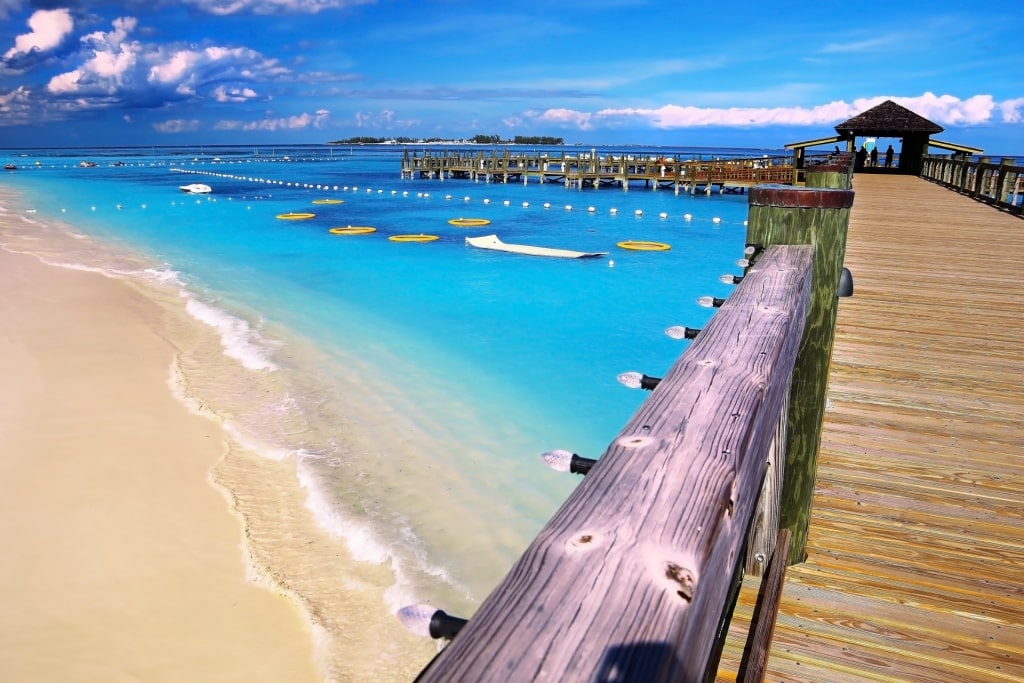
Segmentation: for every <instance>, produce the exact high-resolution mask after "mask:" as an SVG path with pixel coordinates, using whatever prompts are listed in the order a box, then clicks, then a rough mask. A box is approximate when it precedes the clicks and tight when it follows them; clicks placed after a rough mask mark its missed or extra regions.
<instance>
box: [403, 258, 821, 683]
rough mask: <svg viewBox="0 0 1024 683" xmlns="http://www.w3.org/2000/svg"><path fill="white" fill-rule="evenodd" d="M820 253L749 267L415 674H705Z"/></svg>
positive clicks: (680, 677) (428, 677) (458, 677)
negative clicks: (461, 622)
mask: <svg viewBox="0 0 1024 683" xmlns="http://www.w3.org/2000/svg"><path fill="white" fill-rule="evenodd" d="M813 252H814V249H813V247H810V246H774V247H769V248H767V249H766V250H765V252H764V253H763V255H762V256H761V258H760V259H759V260H758V261H757V262H756V263H755V264H754V265H753V266H751V268H750V269H749V270H748V272H747V273H746V274H745V276H744V278H743V280H742V281H741V282H740V284H739V286H738V287H737V288H736V290H735V291H734V292H733V294H732V295H731V296H730V297H729V298H728V299H727V300H726V302H725V303H724V304H723V305H722V306H721V308H720V309H719V310H718V312H717V313H716V314H715V316H714V317H713V318H712V319H711V320H710V321H709V323H708V324H707V325H706V326H705V328H704V329H703V331H702V332H701V333H700V334H699V335H698V336H697V338H696V339H695V340H694V341H693V343H692V344H691V346H690V347H689V348H688V349H687V350H686V351H685V352H684V353H683V354H682V356H681V357H680V358H679V359H678V360H677V361H676V363H675V364H674V365H673V366H672V368H671V369H670V370H669V372H668V373H667V374H666V375H665V376H664V378H662V380H661V382H660V383H659V384H658V386H657V388H655V389H654V391H653V392H652V393H651V395H650V396H649V397H648V398H647V400H646V401H644V403H643V404H642V405H641V406H640V408H639V409H638V410H637V411H636V413H635V414H634V415H633V417H632V418H631V419H630V420H629V422H628V423H627V424H626V426H625V427H624V428H623V429H622V431H621V432H620V433H619V435H618V436H617V437H616V438H615V439H614V440H613V441H612V443H611V444H610V445H609V447H608V449H607V450H606V451H605V453H604V455H603V456H602V457H601V459H600V460H599V461H598V462H597V464H596V465H594V467H593V468H592V469H591V471H590V473H589V474H588V475H587V476H586V478H585V479H584V480H583V481H582V482H581V483H580V485H579V486H578V487H577V488H576V490H575V491H574V492H573V493H572V494H571V495H570V496H569V498H568V499H567V500H566V501H565V503H564V504H563V505H562V507H561V508H560V509H559V510H558V511H557V512H556V513H555V515H554V517H552V519H551V520H550V521H549V522H548V524H547V525H546V526H545V527H544V528H543V529H542V530H541V532H540V534H539V535H538V536H537V538H536V539H535V540H534V542H533V543H532V544H531V545H530V546H529V548H528V549H527V550H526V552H525V553H524V554H523V556H522V557H521V558H520V559H519V560H518V561H517V562H516V563H515V565H514V566H513V567H512V569H511V570H510V572H509V574H508V576H507V577H506V578H505V579H504V580H503V581H502V583H501V584H500V585H499V586H498V587H497V588H496V589H495V590H494V591H493V592H492V593H491V595H490V596H489V597H488V598H487V599H486V600H484V602H483V604H481V606H480V608H479V610H478V611H477V613H476V614H475V615H474V616H473V617H472V618H471V619H470V621H469V623H468V624H467V625H466V626H465V628H463V629H462V631H461V632H460V633H459V635H458V636H457V637H456V638H455V639H454V640H453V641H452V643H451V644H450V645H449V646H448V647H447V648H446V649H445V650H444V651H442V652H441V653H440V654H439V655H438V656H437V657H436V658H435V660H434V661H433V662H432V663H431V664H430V666H428V668H427V669H426V670H425V671H424V672H423V673H422V674H421V677H420V680H422V681H446V682H447V681H473V682H474V683H476V682H478V681H502V682H505V681H528V680H529V681H533V680H557V681H566V680H578V681H582V680H590V681H605V680H637V681H641V680H642V681H657V680H664V681H684V682H687V681H694V682H696V681H702V680H704V678H705V676H706V674H707V672H708V671H709V670H712V671H713V669H714V667H716V666H717V661H713V659H714V653H715V652H717V651H718V650H717V648H716V647H715V645H716V641H717V639H718V638H719V637H720V633H719V627H720V624H721V623H722V620H723V615H727V614H728V612H729V611H730V610H731V602H730V600H731V592H732V589H733V587H734V585H735V579H736V577H737V572H738V571H739V570H738V567H740V566H741V563H742V560H743V554H744V547H745V544H746V537H747V533H748V529H749V526H750V522H751V519H752V518H753V516H754V513H755V509H756V507H757V505H758V498H759V496H760V493H761V488H762V482H763V480H764V478H765V472H766V469H767V456H768V452H769V449H770V445H771V443H772V441H773V438H774V437H775V434H776V428H777V425H778V424H779V422H780V418H781V419H785V416H784V411H783V406H784V405H785V397H786V395H787V393H788V391H789V386H790V380H791V375H792V372H793V367H794V363H795V359H796V356H797V350H798V348H799V346H800V343H801V339H802V336H803V331H804V325H805V319H806V315H807V310H808V305H809V300H810V296H811V268H812V266H811V263H812V258H813Z"/></svg>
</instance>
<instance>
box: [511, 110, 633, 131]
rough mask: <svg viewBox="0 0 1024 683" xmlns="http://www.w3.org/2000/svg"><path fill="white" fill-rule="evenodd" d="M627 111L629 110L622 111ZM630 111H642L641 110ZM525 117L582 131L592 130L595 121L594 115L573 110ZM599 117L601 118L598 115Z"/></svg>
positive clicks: (527, 113) (551, 111) (546, 112)
mask: <svg viewBox="0 0 1024 683" xmlns="http://www.w3.org/2000/svg"><path fill="white" fill-rule="evenodd" d="M620 111H627V110H620ZM630 111H636V112H639V111H642V110H640V109H637V110H630ZM525 116H526V117H527V118H530V119H535V120H539V121H544V122H547V123H555V124H559V125H562V126H574V127H576V128H578V129H580V130H591V129H592V128H593V127H594V125H593V120H594V116H595V115H594V114H591V113H588V112H582V111H574V110H572V109H548V110H547V111H543V112H533V111H530V112H526V114H525ZM597 116H601V113H598V114H597Z"/></svg>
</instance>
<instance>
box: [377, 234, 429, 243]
mask: <svg viewBox="0 0 1024 683" xmlns="http://www.w3.org/2000/svg"><path fill="white" fill-rule="evenodd" d="M388 239H389V240H391V241H392V242H433V241H434V240H436V239H438V236H437V235H392V236H391V237H389V238H388Z"/></svg>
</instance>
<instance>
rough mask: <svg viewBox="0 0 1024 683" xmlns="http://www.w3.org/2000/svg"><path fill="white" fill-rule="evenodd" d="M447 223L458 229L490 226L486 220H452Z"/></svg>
mask: <svg viewBox="0 0 1024 683" xmlns="http://www.w3.org/2000/svg"><path fill="white" fill-rule="evenodd" d="M448 223H449V224H451V225H455V226H458V227H460V228H479V227H481V226H484V225H490V224H491V222H490V221H489V220H487V219H486V218H453V219H451V220H450V221H448Z"/></svg>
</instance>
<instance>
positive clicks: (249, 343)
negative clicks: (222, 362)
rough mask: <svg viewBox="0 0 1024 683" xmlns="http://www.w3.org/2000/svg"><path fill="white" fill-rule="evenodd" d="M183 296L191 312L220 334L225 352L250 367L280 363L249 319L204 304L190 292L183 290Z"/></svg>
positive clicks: (266, 367) (268, 367)
mask: <svg viewBox="0 0 1024 683" xmlns="http://www.w3.org/2000/svg"><path fill="white" fill-rule="evenodd" d="M182 296H184V297H186V298H187V301H186V304H185V308H186V310H187V311H188V313H189V315H191V316H192V317H193V318H195V319H196V320H198V321H199V322H201V323H204V324H206V325H209V326H210V327H212V328H214V329H215V330H217V332H218V333H219V334H220V340H221V344H222V345H223V346H224V353H225V355H227V356H230V357H231V358H234V359H235V360H237V361H238V362H240V363H241V364H242V365H243V366H244V367H246V368H248V369H250V370H270V371H274V370H277V365H276V364H275V363H274V362H273V361H271V360H270V356H271V354H272V353H273V351H272V349H270V348H269V347H268V345H267V343H266V342H265V341H262V340H261V339H260V335H259V331H258V330H254V329H253V328H252V327H251V326H250V325H249V323H248V322H246V321H245V320H242V319H241V318H238V317H236V316H233V315H231V314H230V313H228V312H226V311H224V310H223V309H221V308H217V307H216V306H212V305H210V304H205V303H203V302H202V301H199V300H198V299H196V298H195V297H193V296H191V295H190V294H188V293H187V292H183V293H182Z"/></svg>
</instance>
